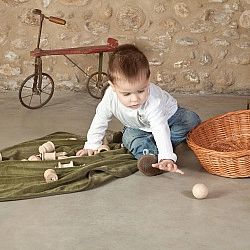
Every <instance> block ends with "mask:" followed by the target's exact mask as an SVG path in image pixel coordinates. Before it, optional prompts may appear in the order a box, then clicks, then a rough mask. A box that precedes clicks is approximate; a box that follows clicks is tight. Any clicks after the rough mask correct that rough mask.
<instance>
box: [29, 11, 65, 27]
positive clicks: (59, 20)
mask: <svg viewBox="0 0 250 250" xmlns="http://www.w3.org/2000/svg"><path fill="white" fill-rule="evenodd" d="M32 13H33V14H35V15H40V16H41V18H42V19H43V18H46V19H49V21H50V22H53V23H56V24H61V25H65V24H66V21H65V20H64V19H61V18H58V17H54V16H50V17H47V16H45V15H44V14H42V11H41V10H39V9H33V11H32Z"/></svg>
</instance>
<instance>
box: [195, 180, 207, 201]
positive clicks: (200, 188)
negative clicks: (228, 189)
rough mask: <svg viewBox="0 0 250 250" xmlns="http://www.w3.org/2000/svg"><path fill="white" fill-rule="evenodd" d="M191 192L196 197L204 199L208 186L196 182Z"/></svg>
mask: <svg viewBox="0 0 250 250" xmlns="http://www.w3.org/2000/svg"><path fill="white" fill-rule="evenodd" d="M192 193H193V195H194V197H195V198H196V199H204V198H206V197H207V195H208V188H207V186H206V185H204V184H202V183H197V184H195V185H194V186H193V189H192Z"/></svg>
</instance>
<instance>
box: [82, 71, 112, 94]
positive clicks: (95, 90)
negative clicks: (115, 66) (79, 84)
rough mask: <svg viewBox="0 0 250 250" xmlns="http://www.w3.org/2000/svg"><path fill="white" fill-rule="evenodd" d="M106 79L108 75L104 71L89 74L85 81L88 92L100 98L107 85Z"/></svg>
mask: <svg viewBox="0 0 250 250" xmlns="http://www.w3.org/2000/svg"><path fill="white" fill-rule="evenodd" d="M108 80H109V78H108V75H107V74H106V73H105V72H101V73H99V72H95V73H93V74H91V75H90V76H89V77H88V79H87V82H86V88H87V90H88V92H89V94H90V95H91V96H92V97H94V98H96V99H101V98H102V97H103V95H104V93H105V90H106V89H107V87H108V86H109V83H108Z"/></svg>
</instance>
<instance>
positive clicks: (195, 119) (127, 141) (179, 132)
mask: <svg viewBox="0 0 250 250" xmlns="http://www.w3.org/2000/svg"><path fill="white" fill-rule="evenodd" d="M200 123H201V119H200V117H199V116H198V115H197V114H196V113H195V112H193V111H191V110H188V109H186V108H182V107H178V110H177V111H176V112H175V114H174V115H172V116H171V117H170V118H169V119H168V125H169V128H170V136H171V142H172V145H173V148H175V147H176V146H177V145H178V144H180V143H181V142H183V141H185V140H186V136H187V134H188V132H189V131H190V130H191V129H192V128H194V127H196V126H197V125H199V124H200ZM122 142H123V144H124V146H125V147H126V148H127V149H128V150H129V151H130V152H131V153H132V154H133V155H134V157H135V158H136V159H139V158H140V157H141V156H143V155H145V154H154V155H158V149H157V147H156V143H155V140H154V136H153V135H152V133H151V132H146V131H143V130H140V129H136V128H129V127H125V128H124V131H123V137H122Z"/></svg>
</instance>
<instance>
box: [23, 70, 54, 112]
mask: <svg viewBox="0 0 250 250" xmlns="http://www.w3.org/2000/svg"><path fill="white" fill-rule="evenodd" d="M39 80H40V81H39ZM39 82H40V84H39ZM40 85H41V86H40ZM53 93H54V81H53V79H52V78H51V76H50V75H48V74H46V73H42V75H41V79H39V76H38V75H37V74H32V75H30V76H28V77H27V78H26V79H25V80H24V81H23V82H22V84H21V86H20V89H19V94H18V96H19V101H20V102H21V104H22V105H23V106H24V107H26V108H28V109H38V108H41V107H42V106H44V105H45V104H46V103H48V102H49V100H50V99H51V97H52V95H53Z"/></svg>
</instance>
